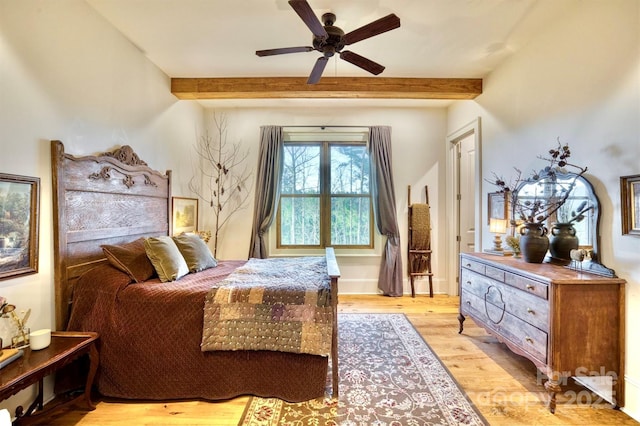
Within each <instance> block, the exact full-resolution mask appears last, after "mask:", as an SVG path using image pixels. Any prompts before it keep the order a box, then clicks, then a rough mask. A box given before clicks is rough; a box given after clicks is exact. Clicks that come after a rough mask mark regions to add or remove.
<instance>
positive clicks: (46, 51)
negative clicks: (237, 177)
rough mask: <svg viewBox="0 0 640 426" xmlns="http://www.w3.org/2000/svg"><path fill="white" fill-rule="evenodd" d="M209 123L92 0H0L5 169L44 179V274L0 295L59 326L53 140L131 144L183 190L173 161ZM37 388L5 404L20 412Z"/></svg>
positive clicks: (69, 146) (78, 150) (83, 146)
mask: <svg viewBox="0 0 640 426" xmlns="http://www.w3.org/2000/svg"><path fill="white" fill-rule="evenodd" d="M201 125H202V108H201V107H200V106H198V105H196V104H191V103H185V102H178V101H177V99H176V98H175V97H174V96H173V95H171V93H170V80H169V78H168V77H167V76H166V75H164V74H163V73H162V72H160V71H159V70H158V69H157V68H156V67H155V66H154V65H153V64H151V63H150V62H149V61H148V60H147V59H145V57H144V56H143V55H142V53H141V52H140V51H139V50H138V49H137V48H136V47H135V46H134V45H132V44H131V43H130V42H129V41H127V40H126V39H125V38H123V37H122V35H121V34H120V33H119V32H117V31H115V29H114V28H113V27H112V26H111V25H110V24H108V23H107V22H106V21H105V20H104V19H103V18H102V17H100V16H99V15H97V14H96V13H95V12H94V10H93V9H92V8H90V7H89V6H87V4H86V3H85V2H84V1H82V0H59V1H46V0H40V1H38V0H19V1H17V0H0V172H2V173H11V174H17V175H25V176H34V177H39V178H40V183H41V186H40V191H41V192H40V227H39V228H40V250H39V268H38V273H37V274H33V275H28V276H23V277H19V278H13V279H8V280H3V281H0V296H4V297H6V298H7V299H8V300H9V302H10V303H12V304H15V305H16V306H17V308H18V310H26V309H27V308H31V309H32V314H31V318H30V319H29V323H28V325H29V326H30V327H31V328H32V329H39V328H50V327H51V328H53V325H54V305H53V300H54V291H53V266H52V264H53V262H52V261H53V240H52V233H51V221H52V196H51V167H50V144H49V141H50V140H51V139H59V140H61V141H63V142H64V144H65V148H66V150H67V152H70V153H73V154H90V153H97V152H104V151H107V150H110V149H112V148H114V147H117V146H120V145H124V144H131V145H132V146H133V148H134V149H135V150H136V152H137V153H138V154H139V155H140V157H141V158H142V159H143V160H145V161H147V162H148V163H149V165H151V166H152V167H153V168H156V169H160V170H164V169H167V168H173V169H174V178H175V180H176V182H177V186H178V187H180V186H181V183H180V182H181V179H182V174H181V170H180V169H181V166H183V162H182V161H181V160H178V161H176V160H175V159H180V153H181V152H182V151H183V149H182V146H183V145H184V144H185V143H187V142H190V141H191V140H192V138H193V134H194V133H195V129H196V128H199V127H200V126H201ZM185 141H186V142H185ZM185 164H186V166H188V162H187V163H185ZM7 322H8V320H7V319H0V336H1V337H2V338H3V339H5V342H6V341H7V339H9V337H10V330H9V328H8V326H7V325H8V324H7ZM49 385H50V384H49ZM32 392H33V388H32V389H30V390H28V391H26V392H23V393H20V394H18V395H16V396H15V397H13V398H11V399H9V400H6V401H3V402H0V407H2V408H9V409H10V411H11V412H12V413H13V411H14V408H15V406H17V405H19V404H25V402H26V401H27V400H28V399H29V400H30V399H31V395H30V394H31V393H32ZM48 394H50V389H49V392H48ZM29 402H30V401H29Z"/></svg>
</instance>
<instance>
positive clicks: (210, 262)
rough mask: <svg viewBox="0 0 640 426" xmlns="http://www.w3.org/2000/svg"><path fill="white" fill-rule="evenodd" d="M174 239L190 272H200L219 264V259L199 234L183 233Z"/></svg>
mask: <svg viewBox="0 0 640 426" xmlns="http://www.w3.org/2000/svg"><path fill="white" fill-rule="evenodd" d="M173 241H174V242H175V243H176V245H177V246H178V249H179V250H180V253H182V257H184V260H185V261H186V262H187V266H188V267H189V272H200V271H203V270H205V269H209V268H213V267H216V266H218V261H217V260H216V259H215V258H214V257H213V254H211V250H209V247H208V246H207V244H206V243H205V242H204V241H203V240H202V238H200V236H199V235H198V234H186V233H183V234H180V235H176V236H174V237H173Z"/></svg>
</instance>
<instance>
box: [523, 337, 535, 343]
mask: <svg viewBox="0 0 640 426" xmlns="http://www.w3.org/2000/svg"><path fill="white" fill-rule="evenodd" d="M524 340H526V341H527V342H529V343H533V339H532V338H531V337H529V336H527V337H525V338H524Z"/></svg>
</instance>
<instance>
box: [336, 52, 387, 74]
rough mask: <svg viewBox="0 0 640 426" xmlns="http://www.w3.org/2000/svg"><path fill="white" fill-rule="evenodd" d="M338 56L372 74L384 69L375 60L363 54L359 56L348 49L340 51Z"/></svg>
mask: <svg viewBox="0 0 640 426" xmlns="http://www.w3.org/2000/svg"><path fill="white" fill-rule="evenodd" d="M340 57H341V58H342V59H344V60H345V61H347V62H350V63H352V64H353V65H355V66H357V67H360V68H362V69H363V70H365V71H369V72H370V73H371V74H373V75H378V74H380V73H381V72H382V71H384V67H383V66H382V65H380V64H378V63H377V62H373V61H372V60H371V59H367V58H365V57H364V56H360V55H358V54H357V53H353V52H351V51H349V50H345V51H343V52H340Z"/></svg>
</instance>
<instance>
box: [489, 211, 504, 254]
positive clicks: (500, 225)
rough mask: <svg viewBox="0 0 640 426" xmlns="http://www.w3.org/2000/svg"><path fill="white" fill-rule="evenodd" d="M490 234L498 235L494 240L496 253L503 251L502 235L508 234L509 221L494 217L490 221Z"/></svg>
mask: <svg viewBox="0 0 640 426" xmlns="http://www.w3.org/2000/svg"><path fill="white" fill-rule="evenodd" d="M489 232H491V233H493V234H496V236H495V237H494V239H493V249H492V250H494V251H502V238H501V237H500V234H506V233H507V219H496V218H495V217H492V218H490V219H489Z"/></svg>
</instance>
